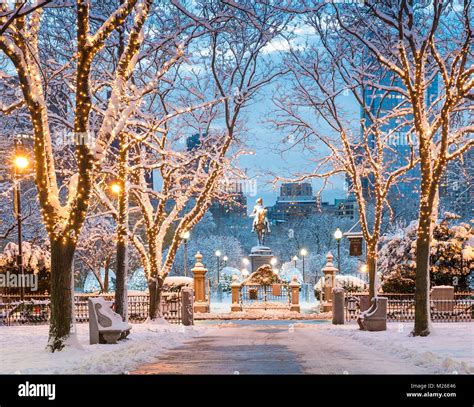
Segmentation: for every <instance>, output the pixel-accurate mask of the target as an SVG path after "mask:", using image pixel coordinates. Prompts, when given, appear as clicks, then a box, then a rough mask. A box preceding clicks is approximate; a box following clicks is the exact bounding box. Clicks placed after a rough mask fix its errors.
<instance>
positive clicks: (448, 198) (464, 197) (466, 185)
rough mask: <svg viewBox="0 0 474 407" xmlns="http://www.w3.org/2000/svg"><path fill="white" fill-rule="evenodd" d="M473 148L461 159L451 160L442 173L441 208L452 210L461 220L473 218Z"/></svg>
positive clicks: (467, 220)
mask: <svg viewBox="0 0 474 407" xmlns="http://www.w3.org/2000/svg"><path fill="white" fill-rule="evenodd" d="M473 182H474V150H473V149H470V150H468V151H467V152H466V153H465V154H464V156H463V159H462V160H456V161H452V162H450V163H449V164H448V167H447V169H446V171H445V173H444V174H443V177H442V180H441V184H440V188H439V197H440V205H441V208H442V209H444V210H446V211H449V212H453V213H455V214H457V215H459V216H460V217H461V219H462V220H463V221H466V222H469V221H471V220H472V219H474V189H473V185H472V184H473Z"/></svg>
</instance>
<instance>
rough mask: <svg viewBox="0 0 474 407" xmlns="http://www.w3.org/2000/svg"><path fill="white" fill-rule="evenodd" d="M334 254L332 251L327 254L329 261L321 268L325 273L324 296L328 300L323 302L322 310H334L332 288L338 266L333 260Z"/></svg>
mask: <svg viewBox="0 0 474 407" xmlns="http://www.w3.org/2000/svg"><path fill="white" fill-rule="evenodd" d="M333 258H334V256H333V255H332V253H331V252H329V253H328V254H327V255H326V259H327V263H326V265H325V266H324V267H323V269H322V270H321V271H322V272H323V273H324V298H325V299H326V301H324V302H323V304H322V311H323V312H328V311H332V289H333V287H335V273H336V271H337V268H336V267H334V264H333V262H332V260H333Z"/></svg>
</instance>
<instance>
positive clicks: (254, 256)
mask: <svg viewBox="0 0 474 407" xmlns="http://www.w3.org/2000/svg"><path fill="white" fill-rule="evenodd" d="M272 257H273V253H272V250H271V249H270V248H269V247H266V246H254V247H252V250H251V251H250V256H249V258H250V264H251V265H252V273H254V272H255V271H257V269H258V268H259V267H260V266H263V265H264V264H268V265H271V262H270V261H271V259H272Z"/></svg>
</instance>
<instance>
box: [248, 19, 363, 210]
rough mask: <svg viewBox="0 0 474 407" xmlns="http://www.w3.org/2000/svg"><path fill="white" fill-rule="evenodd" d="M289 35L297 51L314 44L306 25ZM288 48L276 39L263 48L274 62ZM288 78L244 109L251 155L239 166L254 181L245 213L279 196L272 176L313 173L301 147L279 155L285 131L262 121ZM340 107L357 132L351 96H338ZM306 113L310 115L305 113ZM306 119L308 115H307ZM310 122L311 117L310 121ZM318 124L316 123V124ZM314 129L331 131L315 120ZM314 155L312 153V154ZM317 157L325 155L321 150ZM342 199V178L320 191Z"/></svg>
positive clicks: (318, 184)
mask: <svg viewBox="0 0 474 407" xmlns="http://www.w3.org/2000/svg"><path fill="white" fill-rule="evenodd" d="M293 32H294V33H295V34H296V36H295V38H294V39H292V40H291V46H292V47H296V48H298V49H301V50H302V49H304V48H305V44H307V43H311V42H313V43H314V41H315V35H314V32H313V31H312V29H311V28H310V27H308V26H305V25H302V26H299V27H296V28H294V30H293ZM287 49H288V43H287V42H286V41H284V40H281V39H278V38H276V39H275V40H273V41H272V43H271V44H269V45H268V46H267V52H268V54H269V56H270V57H271V58H272V59H273V58H274V59H275V60H277V59H279V58H281V55H282V53H284V52H285V50H287ZM288 83H289V81H288V79H284V78H279V79H277V80H276V81H275V82H274V83H273V84H271V85H269V86H267V87H266V88H264V89H263V90H262V91H261V93H260V95H259V97H258V100H257V102H252V103H251V104H250V105H249V106H248V107H247V108H246V109H245V118H246V120H245V122H246V126H247V129H248V134H247V137H246V141H247V145H248V147H249V149H250V150H253V151H254V153H255V154H254V155H248V156H242V157H241V159H240V161H239V163H240V167H241V168H242V169H246V170H247V175H248V176H249V177H252V178H253V179H255V180H256V182H257V196H249V195H247V197H248V206H249V210H251V208H252V207H253V204H254V203H255V200H256V199H257V197H258V196H261V197H262V198H263V199H264V204H265V205H266V206H271V205H273V204H274V203H275V200H276V198H277V196H278V195H279V185H280V184H278V185H277V188H276V189H274V186H273V185H272V181H273V180H274V179H275V175H278V176H280V177H285V178H292V175H294V174H295V173H297V172H310V171H312V170H313V166H312V163H311V161H310V157H311V156H310V155H309V154H308V152H306V151H302V149H301V148H296V147H294V148H292V149H290V150H288V151H285V152H284V153H282V152H281V151H282V150H283V149H284V145H282V144H281V140H282V139H283V138H284V137H285V136H286V135H287V134H286V133H285V132H277V131H276V130H275V129H274V128H272V126H271V124H269V123H267V122H266V121H267V120H268V118H270V117H271V116H272V114H274V110H275V106H274V104H273V102H272V96H273V95H274V93H275V92H276V86H277V85H278V84H279V85H280V86H281V87H284V86H285V85H286V84H288ZM339 103H340V106H341V108H343V109H344V111H345V112H346V114H347V117H346V119H347V120H351V123H353V126H352V127H353V130H354V131H358V128H359V125H360V124H359V119H360V106H359V105H358V104H357V102H356V101H355V99H354V97H353V96H352V95H351V94H349V93H348V94H347V95H345V96H341V99H340V100H339ZM309 114H311V113H310V112H309ZM309 117H310V116H309ZM311 120H312V121H313V123H314V122H315V121H316V119H315V118H311ZM316 123H318V121H316ZM318 126H320V128H321V129H324V130H326V131H327V132H328V134H329V132H331V130H329V129H328V127H327V126H326V125H325V124H323V123H321V121H319V124H318ZM313 154H314V153H313ZM320 154H321V155H320V156H319V157H317V158H321V157H322V156H324V154H325V152H324V150H323V149H322V148H321V153H320ZM311 183H312V185H313V192H314V193H316V192H317V191H319V189H320V188H321V187H322V185H323V183H322V181H320V180H313V181H312V182H311ZM345 196H346V191H345V189H344V177H342V176H338V177H333V178H332V179H331V180H330V182H329V183H328V184H327V185H326V187H325V189H324V191H323V192H322V200H323V201H329V202H330V203H333V201H334V199H335V198H343V197H345Z"/></svg>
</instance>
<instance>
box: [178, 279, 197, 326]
mask: <svg viewBox="0 0 474 407" xmlns="http://www.w3.org/2000/svg"><path fill="white" fill-rule="evenodd" d="M193 305H194V290H193V289H192V288H189V287H184V288H182V289H181V323H182V324H183V325H184V326H189V325H194V307H193Z"/></svg>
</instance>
